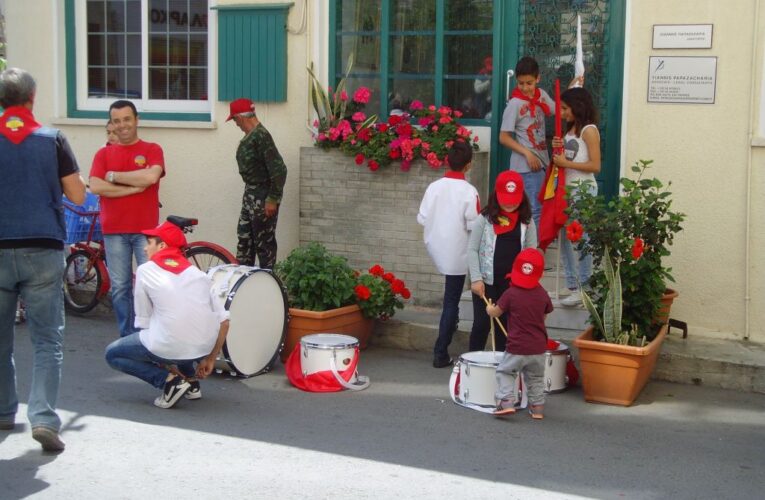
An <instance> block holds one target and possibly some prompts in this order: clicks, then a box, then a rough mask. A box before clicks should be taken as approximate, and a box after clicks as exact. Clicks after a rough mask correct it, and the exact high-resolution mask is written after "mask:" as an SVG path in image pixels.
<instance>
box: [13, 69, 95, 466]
mask: <svg viewBox="0 0 765 500" xmlns="http://www.w3.org/2000/svg"><path fill="white" fill-rule="evenodd" d="M36 88H37V86H36V84H35V81H34V78H32V76H31V75H30V74H29V73H27V72H26V71H24V70H22V69H18V68H9V69H7V70H6V71H3V72H2V73H0V106H2V107H3V108H5V111H4V113H3V115H2V116H0V171H2V172H3V181H2V182H1V183H0V208H1V209H2V213H3V216H2V217H0V430H6V431H7V430H12V429H13V428H14V427H15V424H16V412H17V410H18V406H19V401H18V396H17V393H16V370H15V367H14V364H13V336H14V316H15V314H16V301H17V299H18V297H19V296H21V298H22V299H23V300H24V304H25V306H26V311H27V314H28V317H29V323H28V324H29V336H30V339H31V341H32V344H33V345H34V358H33V359H34V361H33V376H32V387H31V389H30V391H29V403H28V408H27V414H28V417H29V422H30V424H31V425H32V437H33V438H34V439H35V440H37V441H39V442H40V444H41V445H42V448H43V450H45V451H54V452H60V451H63V450H64V442H63V441H61V439H60V438H59V431H60V430H61V419H60V418H59V416H58V415H57V414H56V399H57V398H58V388H59V382H60V380H61V364H62V362H63V358H64V354H63V349H62V348H63V341H64V292H63V287H62V278H63V276H64V240H65V239H66V226H65V224H64V207H63V204H62V202H61V197H62V194H65V195H66V196H67V198H69V200H71V201H72V202H73V203H75V204H81V203H83V202H84V201H85V182H84V181H83V180H82V177H80V173H79V170H80V169H79V167H78V166H77V160H76V159H75V157H74V154H73V153H72V149H71V148H70V146H69V143H68V142H67V140H66V138H65V137H64V135H63V134H61V132H59V131H58V130H56V129H52V128H47V127H41V126H40V124H39V123H37V122H36V121H35V118H34V115H33V114H32V107H33V105H34V100H35V91H36Z"/></svg>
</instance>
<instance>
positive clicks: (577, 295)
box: [560, 290, 582, 307]
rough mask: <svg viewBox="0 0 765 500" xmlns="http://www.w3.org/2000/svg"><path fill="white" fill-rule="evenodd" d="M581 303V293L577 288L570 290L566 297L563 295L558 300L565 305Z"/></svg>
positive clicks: (571, 305)
mask: <svg viewBox="0 0 765 500" xmlns="http://www.w3.org/2000/svg"><path fill="white" fill-rule="evenodd" d="M581 304H582V293H581V292H580V291H579V290H576V291H574V292H571V295H569V296H568V297H563V298H562V299H561V301H560V305H562V306H566V307H576V306H578V305H581Z"/></svg>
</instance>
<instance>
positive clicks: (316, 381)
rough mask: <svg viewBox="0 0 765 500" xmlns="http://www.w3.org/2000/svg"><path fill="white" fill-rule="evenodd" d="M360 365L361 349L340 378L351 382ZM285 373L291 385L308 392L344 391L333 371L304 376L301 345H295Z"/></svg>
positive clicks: (285, 365) (357, 350)
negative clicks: (301, 362) (301, 363)
mask: <svg viewBox="0 0 765 500" xmlns="http://www.w3.org/2000/svg"><path fill="white" fill-rule="evenodd" d="M358 364H359V349H358V348H356V352H355V354H354V356H353V359H352V360H351V364H350V365H348V368H346V369H345V370H343V371H338V373H339V374H340V376H341V377H342V378H343V380H345V381H346V382H350V380H351V378H352V377H353V375H354V373H356V366H357V365H358ZM284 368H285V371H286V372H287V379H289V381H290V383H291V384H292V385H294V386H295V387H297V388H298V389H300V390H301V391H306V392H338V391H342V390H343V389H344V387H343V386H342V385H340V382H338V381H337V379H336V378H335V375H334V374H333V373H332V370H326V371H321V372H316V373H311V374H309V375H303V368H302V366H301V365H300V343H298V344H296V345H295V348H294V349H292V353H291V354H290V357H289V358H287V362H286V363H285V364H284Z"/></svg>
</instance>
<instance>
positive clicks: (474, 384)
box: [454, 351, 503, 409]
mask: <svg viewBox="0 0 765 500" xmlns="http://www.w3.org/2000/svg"><path fill="white" fill-rule="evenodd" d="M502 355H503V353H502V352H501V351H474V352H466V353H464V354H462V355H461V356H460V357H459V360H458V361H457V365H458V366H459V387H458V388H457V397H458V398H459V399H460V400H461V401H462V402H463V403H467V404H472V405H478V406H481V407H484V408H492V409H494V408H496V406H497V403H496V401H495V399H494V393H495V392H496V390H497V376H496V372H497V366H498V365H499V362H500V361H501V360H502ZM454 370H455V371H457V367H455V368H454Z"/></svg>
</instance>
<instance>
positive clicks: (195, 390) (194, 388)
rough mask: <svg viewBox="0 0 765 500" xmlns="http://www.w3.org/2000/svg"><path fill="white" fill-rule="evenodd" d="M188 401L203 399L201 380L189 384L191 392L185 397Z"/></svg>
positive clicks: (187, 392)
mask: <svg viewBox="0 0 765 500" xmlns="http://www.w3.org/2000/svg"><path fill="white" fill-rule="evenodd" d="M183 397H184V398H186V399H202V388H201V387H200V386H199V380H194V381H191V382H189V390H188V391H186V394H184V395H183Z"/></svg>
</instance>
